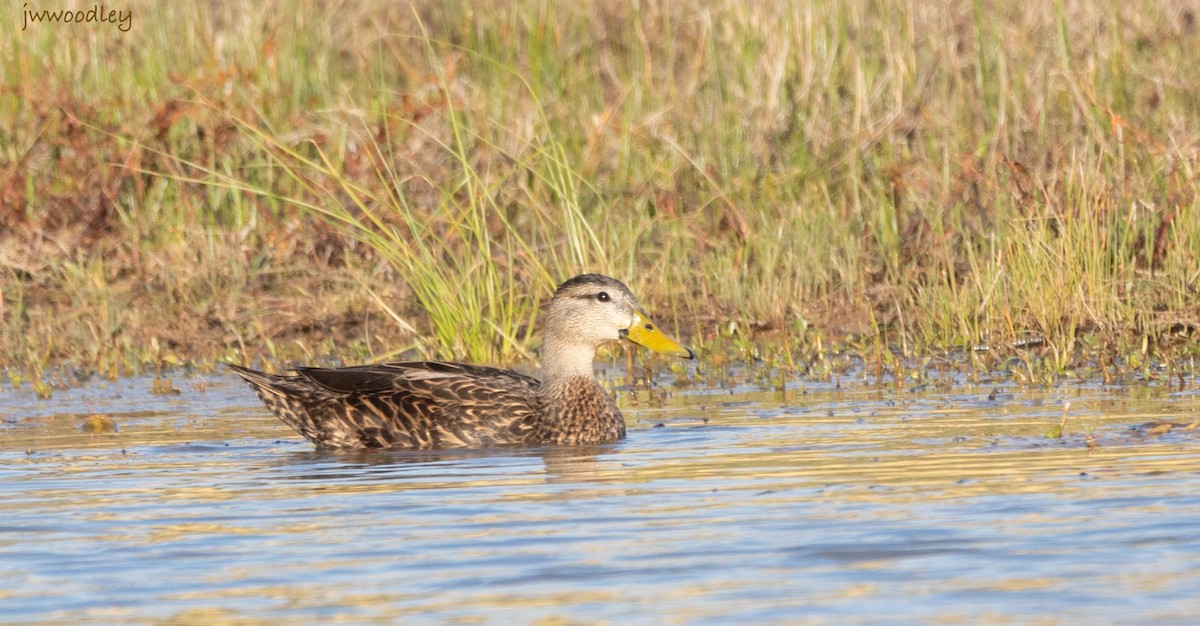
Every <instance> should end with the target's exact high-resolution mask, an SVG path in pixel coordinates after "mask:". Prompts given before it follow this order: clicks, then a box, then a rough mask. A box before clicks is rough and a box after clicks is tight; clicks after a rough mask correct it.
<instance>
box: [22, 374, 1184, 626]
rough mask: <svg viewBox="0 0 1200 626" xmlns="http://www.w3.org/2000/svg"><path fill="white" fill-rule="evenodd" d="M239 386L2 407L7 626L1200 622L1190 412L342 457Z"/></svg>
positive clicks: (709, 396) (813, 392)
mask: <svg viewBox="0 0 1200 626" xmlns="http://www.w3.org/2000/svg"><path fill="white" fill-rule="evenodd" d="M222 384H223V383H222V382H221V381H219V380H218V381H213V383H212V384H211V385H210V386H209V387H208V388H209V394H211V395H196V394H191V395H189V394H187V393H185V394H183V396H181V397H178V398H174V399H170V400H163V399H158V398H146V402H147V404H146V405H145V406H139V408H138V410H137V412H129V411H126V410H124V409H123V408H122V407H124V406H125V405H126V404H127V403H128V402H129V401H130V399H131V398H134V399H137V398H140V397H141V396H138V395H137V393H136V392H135V390H132V389H128V388H119V389H116V390H115V391H114V392H113V393H111V394H110V395H112V396H114V397H111V398H108V399H107V400H105V401H103V402H102V401H100V400H104V398H100V400H97V399H96V397H95V396H97V395H103V394H97V393H93V395H92V397H91V399H90V400H89V402H90V406H86V407H71V406H64V404H65V403H62V402H59V403H53V404H48V403H45V402H32V401H30V402H28V403H25V404H22V403H21V402H17V403H9V404H8V405H5V406H3V407H0V520H2V521H0V589H4V590H5V591H3V592H0V594H2V596H0V597H2V598H3V604H4V607H5V608H4V618H5V619H6V620H11V621H14V622H56V621H61V622H66V621H73V622H76V621H92V622H114V621H119V622H123V623H145V622H156V623H162V622H179V621H186V620H198V621H203V622H204V623H218V624H219V623H236V622H245V621H276V622H277V621H285V622H289V621H290V622H314V621H319V622H324V621H350V622H365V621H382V622H407V621H411V620H412V618H413V616H416V615H419V616H420V617H421V618H422V619H427V620H432V621H437V622H460V621H484V622H488V621H500V622H522V623H523V622H530V621H538V620H542V621H548V622H561V621H571V620H580V619H583V620H598V621H608V622H637V621H650V622H671V621H677V622H702V623H703V622H712V623H726V622H730V621H734V622H786V623H796V622H806V621H807V622H813V623H838V624H841V623H862V622H871V621H878V620H879V619H881V616H882V619H885V621H888V622H892V621H900V622H921V623H937V622H962V621H971V622H973V621H980V620H981V619H982V618H984V617H986V618H987V619H991V620H994V621H1000V622H1022V623H1024V622H1032V621H1038V622H1042V623H1047V624H1056V623H1061V624H1067V623H1094V622H1112V621H1113V616H1114V615H1118V614H1124V613H1120V612H1121V611H1127V610H1128V611H1134V613H1129V614H1131V615H1136V616H1137V617H1138V620H1139V621H1144V622H1154V623H1171V622H1178V623H1185V622H1186V620H1187V619H1190V618H1191V617H1192V614H1193V612H1194V588H1195V586H1196V585H1197V584H1200V566H1197V565H1196V564H1197V563H1200V539H1197V538H1196V535H1195V533H1194V532H1191V529H1192V528H1193V526H1194V523H1195V519H1197V516H1200V495H1197V494H1200V470H1198V469H1197V465H1196V463H1195V451H1196V445H1197V440H1196V430H1197V429H1190V430H1189V429H1188V428H1187V426H1188V425H1189V424H1191V423H1193V422H1194V420H1195V416H1196V415H1197V414H1200V410H1198V409H1200V395H1197V394H1195V393H1188V392H1173V393H1171V394H1146V393H1140V392H1139V393H1134V392H1130V391H1127V390H1121V389H1107V388H1065V389H1060V390H1027V389H1019V388H1005V389H1003V390H1001V392H1000V393H992V391H993V390H992V389H991V388H987V389H983V388H964V389H958V390H949V391H944V392H936V393H935V392H930V391H925V392H920V393H911V392H906V391H902V392H889V391H880V390H877V389H852V388H851V389H821V388H818V387H816V386H811V385H810V387H809V388H808V389H807V392H806V393H804V394H799V393H792V394H789V395H788V396H787V397H786V398H783V397H780V396H779V395H778V394H775V393H772V392H770V391H758V390H755V389H739V390H736V393H735V394H734V395H732V396H730V394H729V393H728V391H727V390H705V389H691V390H687V391H686V392H679V393H676V394H675V395H673V396H672V397H671V398H670V399H669V401H667V402H666V403H665V404H662V405H661V406H659V405H657V404H656V405H655V406H653V407H633V408H631V409H630V410H629V411H628V413H629V417H630V421H631V427H630V437H629V439H628V440H626V441H624V442H621V443H618V444H614V445H609V446H601V447H597V448H553V447H551V448H538V449H498V450H485V451H471V450H453V451H438V452H433V451H419V452H413V451H386V452H371V453H367V452H353V453H342V452H339V453H328V452H319V451H314V450H313V449H312V448H311V447H310V446H309V445H308V444H307V443H305V442H303V441H301V440H299V439H298V438H297V437H295V436H294V435H293V434H291V433H290V432H289V431H288V430H287V429H286V427H284V426H282V425H280V424H278V423H277V422H276V421H275V420H274V418H273V417H271V416H270V415H267V414H265V412H264V411H263V410H262V409H261V407H260V406H258V405H257V403H256V402H254V401H253V400H254V399H253V398H252V397H250V398H243V400H244V402H243V404H241V405H239V404H236V403H235V402H233V401H231V400H229V398H230V397H231V394H227V393H225V392H224V391H222V388H221V385H222ZM1068 403H1069V406H1068ZM13 407H16V408H13ZM75 408H78V409H79V410H75ZM48 409H51V410H48ZM92 411H102V412H104V413H105V414H106V415H108V416H110V417H111V418H112V419H113V420H114V421H115V422H116V423H117V424H118V425H119V426H120V428H119V430H118V431H117V432H115V433H97V434H93V433H86V432H83V431H82V430H81V429H80V428H79V426H78V424H77V421H78V419H79V417H80V416H82V415H87V414H89V413H90V412H92ZM1064 413H1066V416H1067V417H1066V420H1065V421H1064V420H1063V415H1064ZM1162 424H1174V425H1173V426H1171V427H1170V428H1165V429H1164V428H1162V427H1161V425H1162ZM658 425H661V427H657V426H658ZM1058 426H1061V427H1062V429H1061V433H1060V434H1061V436H1048V435H1049V434H1050V433H1051V430H1052V429H1053V428H1055V427H1058ZM1089 440H1090V441H1093V442H1094V444H1095V445H1089ZM213 606H220V607H223V608H222V610H221V611H212V610H211V609H209V608H208V607H213Z"/></svg>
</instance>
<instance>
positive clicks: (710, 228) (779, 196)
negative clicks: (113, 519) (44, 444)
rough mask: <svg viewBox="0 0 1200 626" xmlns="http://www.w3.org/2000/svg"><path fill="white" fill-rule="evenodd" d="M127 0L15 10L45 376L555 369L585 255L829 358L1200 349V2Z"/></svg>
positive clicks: (11, 287)
mask: <svg viewBox="0 0 1200 626" xmlns="http://www.w3.org/2000/svg"><path fill="white" fill-rule="evenodd" d="M130 10H131V11H133V14H134V26H133V29H132V30H131V31H130V32H128V33H119V32H117V31H115V30H111V29H109V30H106V29H105V28H106V27H102V26H94V25H86V24H84V25H73V26H70V27H67V26H66V25H48V24H37V25H31V26H30V28H29V29H27V30H26V31H20V30H13V29H10V30H9V31H6V34H4V35H0V38H3V39H2V40H0V47H3V49H4V50H6V53H7V54H8V56H9V57H10V58H11V60H12V62H11V63H6V64H5V65H4V67H3V69H0V72H3V76H4V81H5V84H6V85H8V87H7V88H5V89H4V90H3V91H0V131H2V132H0V218H3V220H4V222H5V224H6V225H8V227H7V228H6V229H5V230H4V233H3V234H0V262H2V263H0V266H2V267H3V272H0V290H2V296H3V297H2V298H0V318H3V332H2V333H0V346H2V347H3V354H4V358H3V363H2V364H0V366H3V367H6V368H11V369H12V371H13V372H14V373H12V374H10V378H11V377H15V378H14V379H23V374H22V373H28V372H33V371H35V370H36V372H37V373H40V372H41V371H42V369H44V368H46V367H48V366H50V365H52V364H61V363H72V364H74V365H75V366H76V367H77V368H78V369H80V370H82V371H83V372H84V373H87V372H98V373H102V374H105V375H110V376H113V375H120V374H123V373H130V372H137V371H143V370H147V369H152V368H159V367H160V366H161V365H163V364H168V365H169V364H172V363H184V362H211V361H212V360H213V359H217V358H238V357H239V355H240V357H241V358H255V357H265V358H268V359H271V360H279V361H287V360H290V359H299V358H305V359H308V358H316V359H321V358H327V357H329V356H331V355H339V356H340V357H341V358H343V359H346V360H359V359H376V358H397V357H400V356H423V357H431V358H433V357H437V358H466V359H471V360H478V361H488V362H504V361H513V360H522V359H527V358H528V357H529V356H530V354H531V353H532V351H533V350H534V348H535V346H533V345H532V343H531V337H532V336H533V329H534V328H535V326H536V316H537V311H538V307H539V305H540V303H541V302H542V301H544V299H545V298H546V297H547V296H548V295H549V293H550V290H551V289H552V288H553V286H554V285H555V284H556V283H557V282H558V281H560V280H562V279H564V278H566V277H568V276H570V275H573V274H575V273H578V272H580V271H600V272H606V273H609V274H612V275H615V276H619V277H621V278H623V279H625V280H627V281H628V282H630V284H631V286H632V287H633V288H634V290H635V291H636V292H638V293H640V294H644V297H645V299H646V300H647V301H648V302H647V304H648V305H650V307H651V308H657V309H658V310H659V311H660V312H661V313H660V315H659V317H660V318H663V317H665V319H663V323H666V324H668V325H671V324H674V325H676V326H678V329H679V330H680V331H681V332H682V334H684V335H694V336H696V339H697V341H698V342H700V343H702V344H703V345H706V346H709V348H710V350H712V351H722V350H726V349H728V350H730V351H732V352H731V353H732V354H741V353H743V352H744V351H745V349H746V348H745V346H740V344H738V345H734V344H736V343H737V342H731V341H729V340H730V339H731V338H732V337H737V338H738V341H748V342H750V343H751V344H756V343H757V344H761V345H762V346H763V348H762V349H761V350H759V355H760V356H762V355H764V354H766V355H775V356H772V357H769V358H768V360H769V361H771V362H775V363H788V364H789V365H788V366H789V367H795V368H796V369H802V365H803V363H804V362H805V360H814V359H815V360H820V359H824V358H827V357H828V355H829V354H830V353H831V350H836V349H844V350H850V351H852V352H854V353H856V354H858V355H859V356H860V357H862V358H863V359H864V360H865V361H867V362H875V363H877V364H878V368H879V370H880V371H887V372H890V373H891V375H893V376H895V375H900V376H901V377H903V376H905V375H906V374H905V372H906V371H907V369H908V368H912V367H914V366H915V367H917V368H918V369H920V368H921V367H922V366H921V363H922V362H924V361H922V359H923V358H925V357H928V356H929V355H938V354H947V353H950V354H958V355H961V358H963V359H965V362H966V363H968V367H969V368H970V369H972V370H976V371H978V370H986V369H990V368H1000V369H1005V368H1008V369H1010V370H1012V371H1023V372H1025V373H1024V374H1023V376H1025V377H1026V378H1032V379H1038V380H1042V379H1046V380H1053V379H1055V378H1056V377H1061V376H1064V375H1070V374H1071V373H1076V374H1077V375H1078V374H1079V373H1080V372H1093V373H1096V375H1098V376H1099V375H1101V374H1099V372H1101V371H1108V370H1109V369H1110V368H1111V367H1115V366H1117V365H1119V364H1124V367H1126V368H1127V369H1130V368H1131V367H1132V366H1131V365H1130V364H1133V363H1146V362H1147V360H1150V361H1155V360H1157V361H1156V362H1158V363H1169V364H1174V365H1171V366H1170V367H1174V368H1177V369H1178V368H1182V367H1187V366H1186V364H1187V363H1191V362H1194V357H1195V352H1196V351H1197V348H1196V342H1195V341H1194V338H1193V337H1194V333H1195V332H1196V328H1197V326H1198V325H1200V305H1197V302H1198V299H1197V282H1198V281H1200V270H1197V269H1196V268H1197V267H1200V259H1198V258H1197V257H1198V256H1200V219H1198V218H1200V215H1198V211H1197V205H1196V193H1195V192H1196V183H1195V180H1196V176H1195V174H1196V168H1197V145H1198V140H1200V133H1198V132H1197V130H1196V128H1195V127H1194V124H1193V123H1192V120H1195V119H1197V118H1198V117H1200V115H1198V113H1200V111H1197V104H1196V103H1197V99H1196V98H1195V94H1194V93H1193V90H1192V89H1191V88H1190V87H1188V86H1189V85H1191V84H1192V82H1194V81H1192V80H1191V77H1193V76H1195V75H1196V74H1197V72H1198V71H1200V54H1197V53H1196V50H1198V49H1200V47H1198V46H1197V45H1196V43H1197V33H1196V16H1195V13H1194V10H1193V9H1191V8H1188V7H1181V6H1179V5H1178V4H1177V3H1172V2H1167V1H1165V0H1164V1H1162V2H1149V3H1140V4H1138V5H1136V6H1134V5H1131V4H1129V3H1120V2H1115V1H1113V2H1098V3H1076V2H1066V1H1063V2H1056V3H1050V4H1046V5H1038V6H1027V5H1022V6H1019V7H1018V6H1013V5H1009V4H1006V3H999V2H988V1H984V0H978V1H976V2H973V3H971V4H970V5H954V6H942V5H934V4H928V3H912V2H902V1H899V0H880V1H877V2H835V1H833V0H818V1H815V2H798V1H797V2H780V3H735V2H709V1H701V0H691V1H686V2H674V3H629V4H620V5H618V4H613V3H586V4H559V3H540V2H499V1H496V2H485V3H483V4H480V3H472V5H471V6H469V7H468V6H452V5H450V4H449V3H440V2H418V3H415V4H414V5H411V6H398V5H397V6H393V5H390V4H380V3H373V2H356V1H350V2H344V3H341V4H338V5H336V6H324V5H319V4H317V3H313V4H304V5H299V6H296V7H293V5H290V4H288V5H286V6H285V5H283V4H282V3H281V4H272V3H268V5H267V6H266V7H264V8H262V9H260V10H256V11H248V10H245V9H243V8H242V7H241V5H236V4H234V3H222V2H218V3H208V4H204V5H195V6H192V5H186V6H183V5H181V6H174V5H161V4H159V3H139V2H135V3H132V5H131V6H130ZM5 11H7V13H4V12H5ZM0 19H4V20H7V22H6V23H16V24H19V23H21V22H20V21H21V15H20V14H19V7H7V8H3V9H0ZM663 313H665V316H664V315H663ZM730 328H734V329H736V330H735V331H733V335H730V331H729V329H730ZM780 333H786V337H784V338H781V336H780ZM1030 337H1037V338H1038V342H1037V344H1036V349H1034V350H1032V351H1031V350H1026V349H1023V348H1019V347H1014V346H1020V345H1030V344H1025V343H1022V342H1026V341H1027V340H1028V339H1029V338H1030ZM723 338H724V339H723ZM730 346H732V347H730ZM739 346H740V347H739ZM983 346H986V347H987V348H989V350H988V352H986V353H982V352H979V351H977V350H975V349H976V348H979V347H983ZM981 354H983V355H984V356H981ZM1114 355H1115V356H1114ZM1014 358H1015V359H1017V360H1018V361H1020V362H1022V363H1025V366H1020V367H1015V368H1014V367H1010V366H1009V365H1008V364H1009V363H1011V360H1012V359H1014ZM1189 359H1191V360H1190V361H1189ZM798 362H799V363H801V365H797V363H798ZM1100 363H1104V364H1105V365H1102V366H1101V365H1097V364H1100ZM1192 367H1193V370H1191V371H1192V372H1193V373H1194V366H1192ZM809 369H810V370H811V371H822V372H826V375H832V374H831V372H832V371H833V369H834V366H832V365H830V364H829V363H826V362H822V363H821V364H819V365H817V366H815V367H811V368H809ZM1168 369H1169V368H1168ZM1035 370H1036V371H1035ZM1152 370H1153V368H1151V369H1149V370H1148V369H1145V368H1141V371H1142V372H1147V371H1152ZM1105 376H1106V377H1107V375H1105ZM1152 376H1153V375H1152Z"/></svg>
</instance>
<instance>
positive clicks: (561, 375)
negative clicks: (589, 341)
mask: <svg viewBox="0 0 1200 626" xmlns="http://www.w3.org/2000/svg"><path fill="white" fill-rule="evenodd" d="M595 354H596V350H595V349H594V348H592V349H590V350H589V349H575V350H564V349H559V350H555V349H552V348H551V349H547V351H546V352H545V353H544V354H543V355H542V386H541V391H540V392H539V393H540V395H541V401H542V403H543V404H542V416H543V418H544V420H545V421H544V422H543V427H544V428H545V431H544V432H545V437H546V440H547V442H548V443H555V444H559V445H594V444H600V443H608V442H612V441H617V440H618V439H620V438H622V437H624V436H625V419H624V418H623V417H622V416H621V411H620V410H618V409H617V405H616V403H615V402H613V399H612V396H610V395H608V392H606V391H605V390H604V388H603V387H601V386H600V383H599V382H597V381H596V375H595V374H594V373H593V371H592V358H593V357H595Z"/></svg>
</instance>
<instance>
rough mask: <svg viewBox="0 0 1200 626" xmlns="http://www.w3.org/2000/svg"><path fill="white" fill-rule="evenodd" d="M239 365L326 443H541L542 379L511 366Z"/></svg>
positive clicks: (279, 410) (284, 413)
mask: <svg viewBox="0 0 1200 626" xmlns="http://www.w3.org/2000/svg"><path fill="white" fill-rule="evenodd" d="M234 370H235V371H237V372H238V373H239V374H241V375H242V377H243V378H246V380H247V381H248V382H250V383H251V385H252V386H253V387H255V390H256V391H257V392H258V394H259V397H261V398H262V399H263V400H264V402H266V404H267V406H268V407H269V408H271V410H272V411H273V412H274V413H275V414H276V415H278V416H279V417H280V419H282V420H283V421H284V422H286V423H287V424H289V425H291V426H292V427H293V428H295V429H296V431H297V432H299V433H300V434H302V435H304V436H305V437H306V438H307V439H309V440H310V441H312V442H313V443H315V444H317V445H318V446H320V447H329V448H389V447H400V448H452V447H462V446H472V447H483V446H491V445H514V444H526V445H527V444H531V443H537V437H538V425H539V422H538V420H537V419H536V416H537V407H536V402H537V389H538V387H539V385H540V383H539V381H538V380H537V379H535V378H531V377H529V376H524V375H522V374H518V373H516V372H511V371H508V370H502V369H497V368H492V367H482V366H478V365H465V364H461V363H445V362H440V361H420V362H410V363H381V364H376V365H363V366H356V367H343V368H297V369H296V375H295V376H269V375H266V374H261V373H259V372H254V371H253V370H245V369H244V368H237V367H235V368H234Z"/></svg>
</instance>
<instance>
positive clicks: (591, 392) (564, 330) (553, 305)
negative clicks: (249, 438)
mask: <svg viewBox="0 0 1200 626" xmlns="http://www.w3.org/2000/svg"><path fill="white" fill-rule="evenodd" d="M542 334H543V341H542V366H541V378H540V379H539V378H534V377H532V376H527V375H524V374H520V373H517V372H514V371H510V370H506V369H500V368H495V367H488V366H483V365H472V364H466V363H453V362H445V361H412V362H393V363H375V364H369V365H356V366H349V367H337V368H320V367H295V368H292V370H291V373H290V374H282V375H276V374H267V373H264V372H260V371H256V370H253V369H249V368H246V367H241V366H239V365H235V364H230V363H227V364H226V365H227V366H228V367H229V368H230V369H232V370H233V371H234V372H236V373H237V374H238V375H239V376H241V378H242V379H243V380H245V381H246V382H247V383H248V384H249V385H250V387H251V388H252V389H253V390H254V391H255V392H256V393H257V394H258V397H259V398H260V399H261V400H262V401H263V403H264V404H266V406H267V408H268V409H270V410H271V412H272V413H274V414H275V415H276V416H277V417H278V418H279V419H280V420H282V421H283V422H284V423H285V424H287V425H288V426H290V427H292V429H294V430H295V431H296V432H297V433H299V434H300V435H301V436H303V437H304V438H305V439H307V440H309V441H310V442H312V443H313V444H315V445H316V447H317V448H318V449H332V450H369V449H393V448H395V449H413V450H431V449H447V448H490V447H500V446H592V445H601V444H607V443H612V442H615V441H618V440H620V439H623V438H624V437H625V432H626V430H625V418H624V416H623V415H622V414H621V411H620V409H618V408H617V404H616V402H615V401H614V400H613V398H612V396H611V395H609V393H608V392H607V391H605V389H604V388H603V387H601V386H600V383H599V382H598V381H597V380H596V376H595V372H594V371H593V361H594V360H595V356H596V350H597V349H598V348H599V347H600V346H601V345H603V344H606V343H610V342H616V341H629V342H632V343H635V344H638V345H640V346H642V347H645V348H647V349H649V350H652V351H654V352H659V353H662V354H667V355H672V356H676V357H681V358H685V359H695V358H696V353H695V352H693V351H692V350H691V349H690V348H687V347H685V346H683V345H682V344H680V343H679V342H677V341H676V340H675V339H673V338H671V337H670V336H669V335H667V334H666V333H664V332H663V331H661V330H660V329H659V328H658V327H657V326H655V325H654V324H653V323H652V322H651V321H650V319H649V317H648V316H647V315H646V313H645V311H644V310H643V309H642V307H641V306H640V305H639V304H638V302H637V299H636V298H635V297H634V295H633V293H632V292H631V291H630V290H629V288H628V287H626V286H625V285H624V284H623V283H621V282H620V281H618V280H616V279H614V278H610V277H608V276H604V275H600V274H582V275H579V276H576V277H574V278H571V279H570V280H567V281H565V282H563V283H562V284H561V285H559V286H558V288H557V289H556V290H555V292H554V296H553V298H552V299H551V300H550V303H549V305H548V307H547V309H546V312H545V317H544V322H543V328H542Z"/></svg>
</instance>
